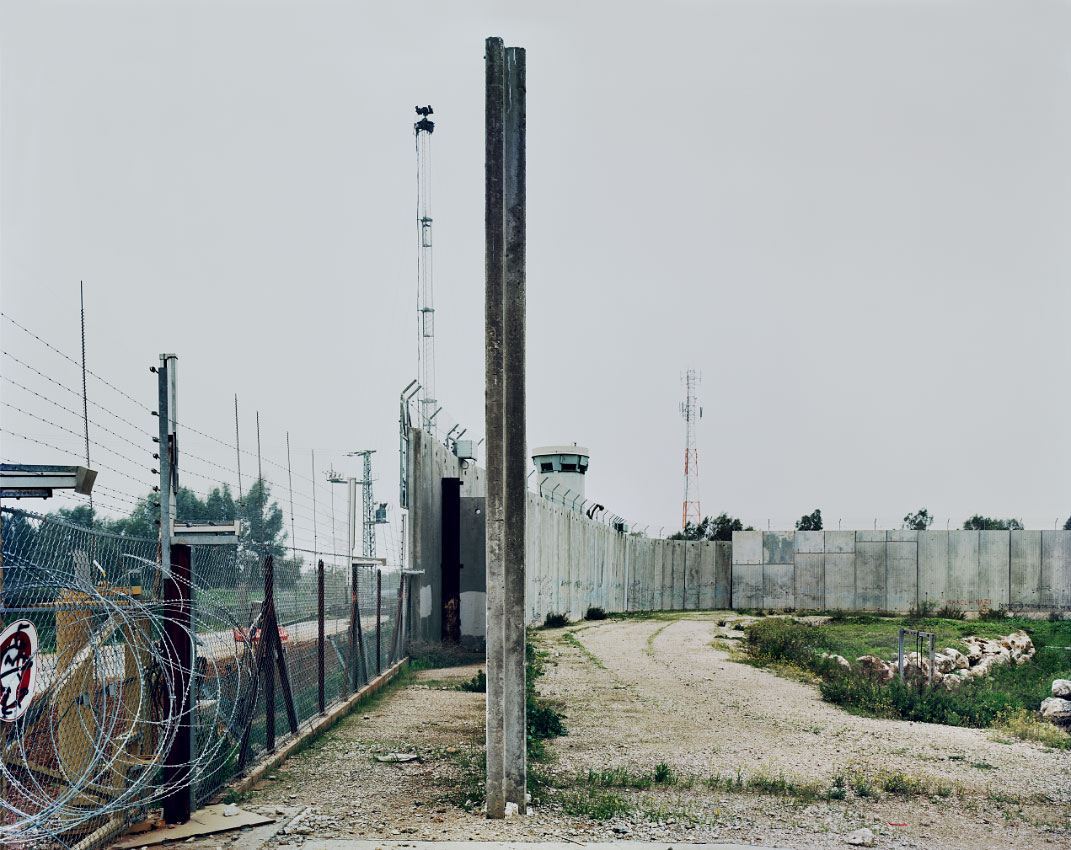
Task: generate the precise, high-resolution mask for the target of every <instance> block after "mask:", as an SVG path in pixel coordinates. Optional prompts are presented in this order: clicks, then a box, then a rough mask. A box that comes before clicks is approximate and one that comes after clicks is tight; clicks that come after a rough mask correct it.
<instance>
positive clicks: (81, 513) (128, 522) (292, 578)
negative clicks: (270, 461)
mask: <svg viewBox="0 0 1071 850" xmlns="http://www.w3.org/2000/svg"><path fill="white" fill-rule="evenodd" d="M175 515H176V516H177V517H178V518H179V519H180V520H184V521H187V522H234V521H235V520H239V521H240V522H241V524H242V530H241V536H240V538H239V547H238V557H237V558H235V559H226V558H225V559H220V561H218V562H216V561H214V562H213V563H214V564H217V566H216V569H215V570H214V571H213V572H211V573H208V574H205V573H202V574H200V575H199V576H198V580H199V582H200V583H202V584H205V585H207V586H210V587H235V586H237V585H238V584H239V583H242V582H246V583H250V584H259V583H260V582H261V581H262V580H263V564H264V558H265V557H266V556H268V555H271V556H272V558H273V560H274V562H275V583H276V584H277V585H278V586H280V587H284V588H286V587H293V586H294V585H295V584H296V583H297V580H298V576H299V574H300V572H301V567H302V565H303V563H304V561H303V559H302V558H301V557H300V555H297V554H296V553H294V554H293V556H291V557H287V549H286V543H287V538H288V535H287V533H286V532H285V531H284V530H283V512H282V509H281V508H280V507H279V505H278V503H277V502H276V501H275V500H274V499H272V497H271V488H270V487H269V486H268V484H267V483H266V482H265V481H264V480H263V479H261V478H258V479H257V480H256V481H255V482H253V486H251V487H250V488H249V492H247V493H246V494H245V495H244V497H242V498H240V499H237V500H236V499H235V498H234V494H233V493H232V492H231V488H230V487H229V486H228V485H227V484H223V485H222V486H221V487H216V488H214V489H213V490H212V492H210V493H208V494H207V496H206V497H205V498H204V499H202V498H201V497H200V496H198V495H197V494H196V493H194V492H193V491H192V490H188V489H186V488H185V487H183V488H180V489H179V491H178V493H177V494H176V505H175ZM49 516H50V517H54V518H57V519H60V520H64V521H66V522H69V523H71V524H73V525H78V526H82V527H85V528H92V529H93V530H94V531H103V532H107V533H110V534H117V535H120V536H122V537H132V538H133V537H140V538H148V539H154V538H157V537H158V536H159V528H160V507H159V495H158V494H156V493H149V494H147V495H145V496H143V497H142V498H140V499H138V501H137V503H136V505H135V506H134V508H133V509H132V510H131V512H130V513H129V514H128V515H127V516H125V517H118V518H110V517H104V516H98V515H97V512H96V511H95V510H93V509H92V508H90V506H89V505H88V504H83V505H78V506H77V507H74V508H60V509H59V510H57V511H55V512H53V513H50V514H49ZM22 533H23V534H26V533H28V530H27V529H23V530H22Z"/></svg>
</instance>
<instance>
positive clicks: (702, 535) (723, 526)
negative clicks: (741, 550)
mask: <svg viewBox="0 0 1071 850" xmlns="http://www.w3.org/2000/svg"><path fill="white" fill-rule="evenodd" d="M754 530H755V529H754V527H752V526H750V525H749V526H747V528H745V527H744V524H743V523H742V522H741V521H740V520H739V519H737V518H736V517H731V516H729V515H728V514H727V513H725V512H724V511H722V512H721V513H720V514H718V515H717V516H716V517H709V516H707V517H703V519H702V521H701V522H699V523H698V524H696V523H692V522H690V523H688V524H687V525H686V526H684V529H683V530H681V531H678V532H677V533H676V534H671V535H670V536H669V539H670V540H732V539H733V532H734V531H754Z"/></svg>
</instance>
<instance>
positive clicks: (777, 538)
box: [762, 531, 796, 564]
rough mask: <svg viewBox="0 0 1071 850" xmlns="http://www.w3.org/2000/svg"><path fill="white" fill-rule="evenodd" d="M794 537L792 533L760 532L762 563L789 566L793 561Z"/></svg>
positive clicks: (794, 553)
mask: <svg viewBox="0 0 1071 850" xmlns="http://www.w3.org/2000/svg"><path fill="white" fill-rule="evenodd" d="M795 545H796V535H795V532H792V531H764V532H762V562H763V563H764V564H791V563H793V562H794V561H795V557H796V551H795Z"/></svg>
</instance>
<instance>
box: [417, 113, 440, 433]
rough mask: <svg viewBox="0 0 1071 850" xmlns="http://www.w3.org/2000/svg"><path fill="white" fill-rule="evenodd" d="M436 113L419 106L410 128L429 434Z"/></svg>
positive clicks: (421, 366) (421, 372)
mask: <svg viewBox="0 0 1071 850" xmlns="http://www.w3.org/2000/svg"><path fill="white" fill-rule="evenodd" d="M434 111H435V110H433V109H432V108H431V107H430V106H418V107H417V108H416V113H417V115H419V116H420V120H419V121H417V122H416V123H415V124H414V125H413V133H414V135H415V136H416V156H417V322H418V325H419V331H420V339H419V343H418V347H417V358H418V364H417V367H418V368H417V380H418V381H419V382H420V393H421V395H420V399H419V404H418V405H417V407H418V409H419V411H420V427H421V428H423V429H424V430H425V431H427V432H428V433H429V434H431V433H432V432H433V431H434V424H433V422H432V418H433V415H434V414H433V413H432V411H433V410H434V409H435V405H436V404H437V402H436V399H435V297H434V295H435V293H434V290H433V287H432V275H431V273H432V256H431V215H430V213H429V210H428V188H429V186H428V183H429V180H428V177H429V169H430V158H431V134H432V133H433V132H435V122H434V121H432V120H431V119H430V118H429V117H428V116H430V115H432V114H433V113H434Z"/></svg>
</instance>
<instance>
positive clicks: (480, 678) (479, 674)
mask: <svg viewBox="0 0 1071 850" xmlns="http://www.w3.org/2000/svg"><path fill="white" fill-rule="evenodd" d="M457 689H458V690H459V691H468V692H469V693H474V694H485V693H487V675H486V674H485V673H484V672H483V670H477V671H476V675H475V676H473V677H472V678H471V679H468V680H466V681H464V682H462V683H461V684H459V685H458V686H457Z"/></svg>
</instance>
